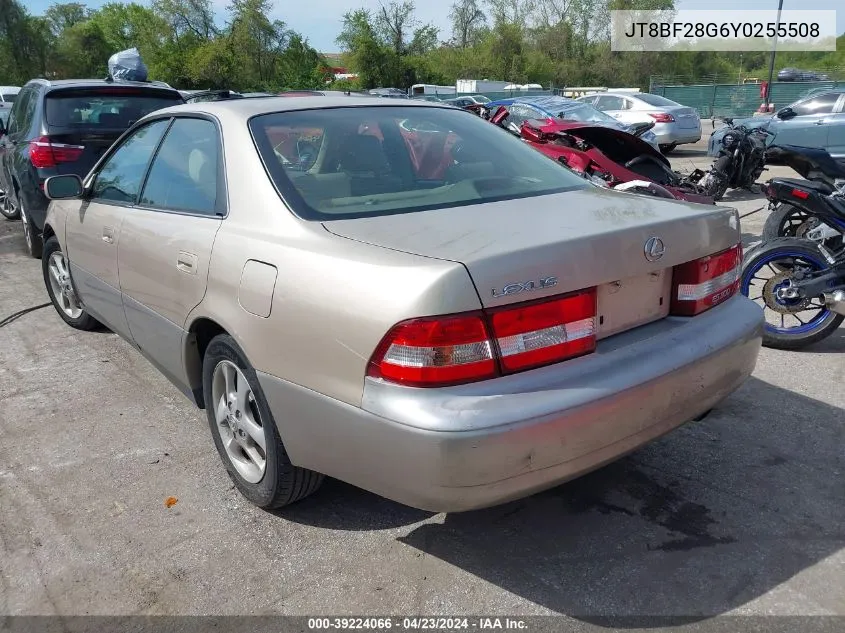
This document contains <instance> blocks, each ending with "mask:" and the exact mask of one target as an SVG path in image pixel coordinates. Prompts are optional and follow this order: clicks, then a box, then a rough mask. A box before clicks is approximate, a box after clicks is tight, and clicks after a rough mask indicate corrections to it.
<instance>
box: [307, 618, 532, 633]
mask: <svg viewBox="0 0 845 633" xmlns="http://www.w3.org/2000/svg"><path fill="white" fill-rule="evenodd" d="M527 628H528V625H527V623H526V622H525V620H522V619H520V618H507V617H505V618H503V617H463V616H461V617H455V618H449V617H371V618H367V617H347V618H308V629H309V630H311V631H321V630H323V631H327V630H354V629H364V630H368V631H373V632H376V631H390V630H393V629H397V630H400V631H453V630H480V631H484V630H498V629H501V630H504V629H509V630H514V631H518V630H522V631H524V630H526V629H527Z"/></svg>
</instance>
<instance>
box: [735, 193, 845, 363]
mask: <svg viewBox="0 0 845 633" xmlns="http://www.w3.org/2000/svg"><path fill="white" fill-rule="evenodd" d="M765 191H766V196H767V197H768V198H769V199H770V200H772V199H775V200H794V201H796V202H799V203H800V205H801V208H802V209H806V210H807V211H808V212H809V213H810V214H811V215H812V216H813V217H816V218H818V219H819V220H820V224H821V225H824V226H827V227H832V228H836V229H838V230H839V231H842V232H845V191H839V190H836V191H834V192H829V190H828V188H827V187H825V186H822V185H820V183H817V182H814V181H809V180H798V179H793V178H773V179H772V180H770V181H769V182H767V183H766V185H765ZM825 235H826V233H825V231H823V230H819V229H818V228H817V229H813V230H810V231H807V233H806V238H807V239H804V238H798V237H779V238H776V239H773V240H771V241H765V242H762V243H761V244H759V245H758V246H756V247H754V248H752V249H751V250H749V251H748V253H746V256H745V259H744V261H743V264H742V275H741V277H740V290H741V292H742V294H744V295H745V296H746V297H749V298H750V299H752V300H754V301H756V302H758V303H759V304H760V305H761V307H762V308H763V310H764V312H765V314H766V325H765V329H764V332H763V345H765V346H767V347H774V348H778V349H799V348H801V347H805V346H807V345H810V344H811V343H815V342H817V341H820V340H822V339H824V338H826V337H828V336H830V335H831V334H832V333H833V332H834V331H835V330H836V329H837V328H838V327H839V326H840V325H841V324H842V321H843V320H845V247H843V246H842V245H841V244H840V246H839V247H838V248H836V249H832V248H829V247H828V246H826V245H825Z"/></svg>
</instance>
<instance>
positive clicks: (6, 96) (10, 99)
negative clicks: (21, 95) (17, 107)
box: [3, 92, 18, 103]
mask: <svg viewBox="0 0 845 633" xmlns="http://www.w3.org/2000/svg"><path fill="white" fill-rule="evenodd" d="M17 96H18V93H17V92H4V93H3V101H5V102H7V103H14V102H15V97H17Z"/></svg>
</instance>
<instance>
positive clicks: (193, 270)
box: [176, 251, 197, 275]
mask: <svg viewBox="0 0 845 633" xmlns="http://www.w3.org/2000/svg"><path fill="white" fill-rule="evenodd" d="M176 268H178V269H179V270H181V271H182V272H183V273H188V274H189V275H196V274H197V256H196V255H194V254H193V253H186V252H185V251H179V256H178V257H177V258H176Z"/></svg>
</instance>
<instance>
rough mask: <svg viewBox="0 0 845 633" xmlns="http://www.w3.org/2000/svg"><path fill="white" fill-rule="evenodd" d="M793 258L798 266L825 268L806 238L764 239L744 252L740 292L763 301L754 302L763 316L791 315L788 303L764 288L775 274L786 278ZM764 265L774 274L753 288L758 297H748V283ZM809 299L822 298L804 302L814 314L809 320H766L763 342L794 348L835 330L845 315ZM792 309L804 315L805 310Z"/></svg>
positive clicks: (821, 259)
mask: <svg viewBox="0 0 845 633" xmlns="http://www.w3.org/2000/svg"><path fill="white" fill-rule="evenodd" d="M796 260H798V261H800V262H801V265H802V266H805V267H808V268H813V269H816V270H822V269H825V268H828V267H829V265H828V264H827V262H826V260H825V258H824V256H823V255H822V254H821V253H820V252H819V249H818V248H817V246H816V244H815V243H814V242H811V241H810V240H801V239H797V238H778V239H775V240H772V241H771V242H765V243H763V244H760V245H759V246H757V247H756V248H754V249H752V250H750V251H749V252H748V253H746V256H745V258H744V261H743V263H742V275H741V277H740V290H741V292H742V294H744V295H745V296H746V297H749V298H750V299H752V300H755V301H757V300H758V299H762V300H763V303H762V304H761V303H758V305H760V306H761V307H763V310H764V312H765V313H766V315H767V316H769V315H770V314H774V315H777V314H779V313H780V314H782V315H784V317H785V316H786V314H795V312H786V311H787V310H789V309H790V306H788V305H787V304H785V303H784V302H781V301H779V300H777V299H776V298H775V296H774V294H773V292H771V291H767V290H766V288H767V287H768V286H769V284H770V283H773V282H772V280H773V279H774V278H776V277H782V278H783V279H784V281H785V280H786V279H788V278H789V276H790V272H791V270H792V266H794V264H795V262H796ZM766 267H769V268H770V270H772V271H773V272H775V275H773V276H772V277H771V278H769V281H768V282H767V283H766V284H765V285H764V286H763V290H756V289H755V290H754V294H755V295H756V293H757V292H760V296H759V297H756V296H751V292H752V288H751V282H752V281H754V280H758V279H759V278H758V277H757V276H756V275H757V274H758V273H760V272H762V271H763V270H764V269H765V268H766ZM776 287H777V284H773V288H776ZM812 301H816V302H819V303H821V304H822V305H823V301H820V300H819V299H818V298H813V299H812V300H810V302H809V303H808V305H810V307H811V309H812V311H814V312H815V313H816V316H814V317H813V318H812V319H809V321H808V322H807V323H803V320H801V319H800V317H793V318H795V319H796V320H799V321H800V322H801V323H802V325H796V326H794V327H791V328H786V327H785V318H784V317H782V320H781V326H780V327H779V326H777V325H775V324H772V323H769V322H768V320H767V322H766V325H765V328H764V330H763V345H764V346H765V347H771V348H774V349H783V350H796V349H801V348H804V347H807V346H808V345H812V344H813V343H817V342H819V341H821V340H822V339H825V338H827V337H828V336H830V335H831V334H832V333H833V332H834V331H836V329H837V328H838V327H839V326H840V325H841V324H842V321H843V320H845V316H843V315H841V314H836V313H834V312H831V311H830V310H829V309H828V308H826V307H822V308H817V307H816V306H817V305H818V304H813V303H812ZM807 311H810V310H807ZM796 312H797V313H798V314H802V313H803V314H806V312H800V311H796Z"/></svg>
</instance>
